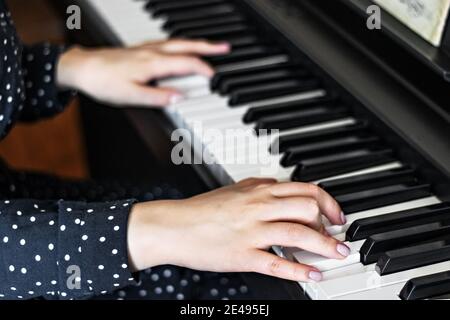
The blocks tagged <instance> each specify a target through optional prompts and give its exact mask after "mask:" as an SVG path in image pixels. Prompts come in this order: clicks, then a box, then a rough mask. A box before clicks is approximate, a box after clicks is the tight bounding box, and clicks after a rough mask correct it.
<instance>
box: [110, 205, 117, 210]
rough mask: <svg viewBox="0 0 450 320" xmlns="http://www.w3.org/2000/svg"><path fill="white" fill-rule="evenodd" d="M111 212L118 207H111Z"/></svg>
mask: <svg viewBox="0 0 450 320" xmlns="http://www.w3.org/2000/svg"><path fill="white" fill-rule="evenodd" d="M109 208H110V209H111V210H114V209H116V208H117V207H116V206H111V207H109Z"/></svg>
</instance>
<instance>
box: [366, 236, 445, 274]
mask: <svg viewBox="0 0 450 320" xmlns="http://www.w3.org/2000/svg"><path fill="white" fill-rule="evenodd" d="M444 261H450V234H449V235H448V236H447V237H446V238H444V239H442V240H439V241H436V242H430V243H425V244H421V245H417V246H411V247H406V248H400V249H396V250H392V251H388V252H385V253H384V254H382V255H381V256H380V258H379V259H378V261H377V264H376V266H375V270H376V271H377V272H378V274H379V275H381V276H384V275H387V274H392V273H396V272H400V271H405V270H409V269H414V268H418V267H423V266H427V265H430V264H436V263H439V262H444Z"/></svg>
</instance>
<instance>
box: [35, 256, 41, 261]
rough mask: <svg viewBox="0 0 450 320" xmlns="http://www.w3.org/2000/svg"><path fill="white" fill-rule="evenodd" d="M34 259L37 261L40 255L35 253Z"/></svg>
mask: <svg viewBox="0 0 450 320" xmlns="http://www.w3.org/2000/svg"><path fill="white" fill-rule="evenodd" d="M34 260H36V261H38V262H39V261H41V256H40V255H38V254H37V255H36V256H35V257H34Z"/></svg>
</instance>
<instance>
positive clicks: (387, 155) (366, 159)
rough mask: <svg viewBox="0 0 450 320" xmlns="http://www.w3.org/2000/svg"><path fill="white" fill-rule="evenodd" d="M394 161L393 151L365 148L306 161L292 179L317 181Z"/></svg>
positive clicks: (300, 165)
mask: <svg viewBox="0 0 450 320" xmlns="http://www.w3.org/2000/svg"><path fill="white" fill-rule="evenodd" d="M393 161H394V157H393V151H392V150H391V149H376V148H375V149H371V148H364V149H360V150H356V151H351V152H345V153H341V154H335V155H329V156H324V157H319V158H312V159H304V160H302V161H300V163H299V164H298V166H297V168H296V169H295V171H294V173H293V175H292V179H293V180H294V181H304V182H310V181H316V180H320V179H323V178H327V177H333V176H337V175H340V174H344V173H349V172H353V171H357V170H362V169H366V168H370V167H373V166H377V165H382V164H386V163H390V162H393Z"/></svg>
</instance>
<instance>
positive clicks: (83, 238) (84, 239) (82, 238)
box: [81, 234, 89, 241]
mask: <svg viewBox="0 0 450 320" xmlns="http://www.w3.org/2000/svg"><path fill="white" fill-rule="evenodd" d="M87 239H89V237H88V236H87V235H86V234H84V235H83V236H82V237H81V240H83V241H86V240H87Z"/></svg>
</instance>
